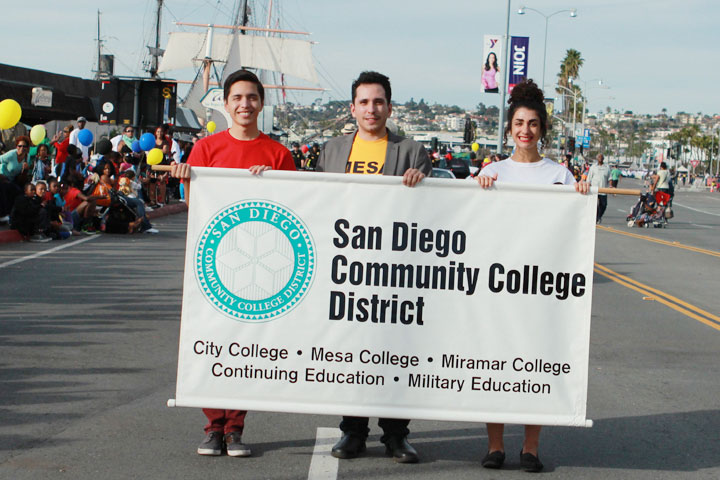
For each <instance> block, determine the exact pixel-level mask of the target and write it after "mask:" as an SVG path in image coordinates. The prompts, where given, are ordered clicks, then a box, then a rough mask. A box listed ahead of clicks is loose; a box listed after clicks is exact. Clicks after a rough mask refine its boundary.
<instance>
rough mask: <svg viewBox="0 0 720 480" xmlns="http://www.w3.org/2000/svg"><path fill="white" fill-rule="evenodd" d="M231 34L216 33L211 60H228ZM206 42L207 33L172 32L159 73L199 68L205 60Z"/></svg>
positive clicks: (213, 38) (213, 39)
mask: <svg viewBox="0 0 720 480" xmlns="http://www.w3.org/2000/svg"><path fill="white" fill-rule="evenodd" d="M232 37H233V36H232V35H231V34H227V33H225V34H222V33H215V34H214V35H213V37H212V52H211V54H210V55H211V59H212V60H213V61H215V62H224V61H225V59H226V58H227V54H228V51H229V50H230V44H231V43H232ZM205 42H207V33H194V32H171V33H170V39H169V40H168V44H167V47H165V53H164V54H163V57H162V60H161V61H160V65H159V66H158V72H160V73H162V72H167V71H169V70H179V69H183V68H191V67H197V66H198V65H199V64H200V62H201V61H202V59H204V58H205V53H206V52H205V50H206V48H205Z"/></svg>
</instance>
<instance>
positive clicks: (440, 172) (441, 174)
mask: <svg viewBox="0 0 720 480" xmlns="http://www.w3.org/2000/svg"><path fill="white" fill-rule="evenodd" d="M430 176H431V177H432V178H455V174H454V173H453V172H451V171H450V170H446V169H444V168H433V169H432V174H431V175H430Z"/></svg>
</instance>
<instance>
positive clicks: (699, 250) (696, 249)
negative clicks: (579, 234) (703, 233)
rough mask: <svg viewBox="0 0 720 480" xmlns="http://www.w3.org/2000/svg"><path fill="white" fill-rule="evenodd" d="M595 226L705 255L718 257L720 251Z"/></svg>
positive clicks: (598, 226)
mask: <svg viewBox="0 0 720 480" xmlns="http://www.w3.org/2000/svg"><path fill="white" fill-rule="evenodd" d="M596 227H597V228H599V229H600V230H605V231H606V232H612V233H617V234H620V235H626V236H628V237H633V238H639V239H641V240H647V241H648V242H654V243H659V244H661V245H667V246H669V247H676V248H682V249H684V250H690V251H691V252H696V253H704V254H705V255H711V256H713V257H718V258H720V252H716V251H714V250H707V249H704V248H699V247H691V246H690V245H683V244H682V243H678V242H670V241H668V240H661V239H659V238H653V237H648V236H647V235H639V234H637V233H631V232H624V231H622V230H617V229H615V228H612V227H606V226H604V225H596Z"/></svg>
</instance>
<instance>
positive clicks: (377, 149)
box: [345, 135, 388, 175]
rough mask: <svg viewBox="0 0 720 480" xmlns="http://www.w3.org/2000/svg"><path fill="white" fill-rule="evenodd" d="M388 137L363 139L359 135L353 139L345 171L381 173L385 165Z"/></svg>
mask: <svg viewBox="0 0 720 480" xmlns="http://www.w3.org/2000/svg"><path fill="white" fill-rule="evenodd" d="M387 142H388V137H387V135H385V136H384V137H383V138H381V139H380V140H370V141H368V140H363V139H362V138H360V136H359V135H356V136H355V140H353V146H352V150H351V151H350V158H349V159H348V163H347V165H345V173H360V174H370V175H382V173H383V167H384V166H385V153H386V152H387Z"/></svg>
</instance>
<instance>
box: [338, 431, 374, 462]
mask: <svg viewBox="0 0 720 480" xmlns="http://www.w3.org/2000/svg"><path fill="white" fill-rule="evenodd" d="M364 451H365V438H363V437H361V436H359V435H355V434H352V433H345V434H343V436H342V438H341V439H340V441H339V442H338V443H336V444H335V446H334V447H333V448H332V451H331V452H330V455H332V456H333V457H335V458H343V459H347V458H355V457H357V456H358V455H360V454H361V453H363V452H364Z"/></svg>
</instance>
